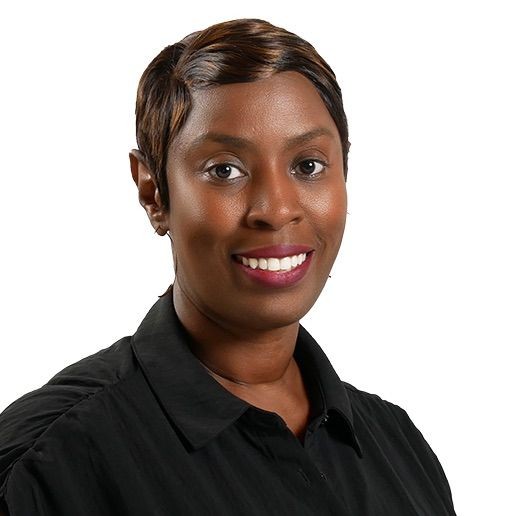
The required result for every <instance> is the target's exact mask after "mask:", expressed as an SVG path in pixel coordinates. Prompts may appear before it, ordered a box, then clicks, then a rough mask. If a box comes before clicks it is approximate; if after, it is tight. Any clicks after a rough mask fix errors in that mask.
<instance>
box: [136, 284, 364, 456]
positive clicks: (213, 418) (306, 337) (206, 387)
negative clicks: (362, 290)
mask: <svg viewBox="0 0 516 516" xmlns="http://www.w3.org/2000/svg"><path fill="white" fill-rule="evenodd" d="M190 341H191V337H190V335H189V334H188V332H187V331H186V329H185V328H184V326H183V325H182V323H181V321H180V320H179V317H178V316H177V313H176V311H175V308H174V303H173V301H172V291H171V289H170V290H169V291H168V292H167V293H166V294H165V295H163V296H162V297H161V298H160V299H158V301H156V303H155V304H154V305H153V306H152V308H151V309H150V311H149V312H148V313H147V315H146V316H145V318H144V319H143V321H142V323H141V324H140V326H139V327H138V329H137V331H136V333H135V334H134V335H133V337H132V340H131V345H132V348H133V351H134V353H135V355H136V359H137V360H138V362H139V364H140V366H141V368H142V370H143V373H144V375H145V377H146V379H147V381H148V382H149V384H150V387H151V389H152V390H153V392H154V394H155V396H156V397H157V399H158V401H159V402H160V404H161V405H162V407H163V408H164V410H165V412H166V413H167V416H168V417H169V418H170V419H171V420H172V422H173V424H175V425H176V426H177V427H178V428H179V430H180V431H181V433H182V434H183V436H184V437H185V439H186V440H187V441H188V442H189V444H190V445H191V447H193V448H194V449H197V448H200V447H202V446H204V445H205V444H206V443H207V442H208V441H210V440H211V439H213V438H214V437H215V436H216V435H218V434H219V433H220V432H221V431H222V430H223V429H224V428H226V427H228V426H229V425H230V424H232V423H233V422H235V421H236V420H237V419H238V418H239V417H240V416H241V415H242V414H243V413H244V412H245V411H246V410H248V409H249V408H250V407H251V405H250V404H249V403H247V402H246V401H244V400H242V399H240V398H238V397H237V396H235V395H233V394H232V393H231V392H229V391H228V390H227V389H225V388H224V387H222V385H221V384H219V382H217V380H215V379H214V378H213V377H212V376H211V375H210V374H209V373H208V372H207V371H206V370H205V368H204V367H203V365H202V363H201V362H200V361H199V359H198V358H197V357H196V356H195V355H194V354H193V353H192V352H191V347H190V346H191V344H189V342H190ZM294 357H295V358H296V361H297V363H298V365H299V367H300V369H301V372H302V374H303V377H305V375H310V376H311V378H312V379H313V380H316V383H317V384H318V385H319V387H320V392H321V399H322V404H323V407H322V409H323V410H324V413H325V414H327V413H328V411H330V410H333V411H334V412H335V414H336V415H337V418H338V419H339V420H340V421H339V422H341V423H343V424H344V426H345V432H343V434H342V435H343V437H346V438H348V439H349V441H350V443H351V444H352V446H353V447H354V449H355V451H356V452H357V454H358V455H359V456H360V457H362V450H361V447H360V444H359V442H358V439H357V436H356V434H355V431H354V428H353V414H352V409H351V403H350V400H349V397H348V393H347V391H346V388H345V387H344V385H343V383H342V381H341V380H340V378H339V376H338V375H337V373H336V372H335V370H334V369H333V367H332V365H331V363H330V361H329V360H328V358H327V357H326V355H325V353H324V352H323V350H322V349H321V347H320V346H319V345H318V344H317V342H316V341H315V339H314V338H313V337H312V336H311V335H310V334H309V333H308V332H307V331H306V329H305V328H304V327H303V326H301V324H300V325H299V332H298V337H297V342H296V348H295V350H294Z"/></svg>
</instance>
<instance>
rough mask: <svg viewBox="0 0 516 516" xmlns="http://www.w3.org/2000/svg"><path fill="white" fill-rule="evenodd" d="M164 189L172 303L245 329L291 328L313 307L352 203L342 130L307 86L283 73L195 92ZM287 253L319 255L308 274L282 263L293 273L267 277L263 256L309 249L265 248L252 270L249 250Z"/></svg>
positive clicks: (308, 262)
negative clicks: (172, 271) (177, 301)
mask: <svg viewBox="0 0 516 516" xmlns="http://www.w3.org/2000/svg"><path fill="white" fill-rule="evenodd" d="M167 181H168V187H169V188H168V191H169V206H170V208H169V211H168V213H167V215H166V221H167V226H168V228H169V230H170V233H171V235H172V239H173V250H174V258H175V264H176V280H175V284H174V298H175V299H176V295H177V296H182V297H184V298H186V299H188V301H189V303H190V304H193V305H194V306H195V307H196V309H197V310H199V311H200V312H201V313H202V314H204V315H205V316H208V317H209V318H210V319H212V320H217V321H219V322H221V324H223V325H224V326H225V327H231V326H235V327H239V328H249V329H251V328H253V329H270V328H276V327H281V326H286V325H289V324H292V323H294V322H296V321H299V319H301V317H303V316H304V315H305V314H306V313H307V312H308V311H309V310H310V308H311V307H312V306H313V304H314V303H315V301H316V300H317V298H318V296H319V294H320V292H321V290H322V289H323V287H324V285H325V283H326V280H327V278H328V274H329V273H330V270H331V267H332V265H333V263H334V260H335V258H336V256H337V253H338V251H339V247H340V244H341V241H342V236H343V232H344V227H345V221H346V207H347V196H346V184H345V180H344V171H343V156H342V145H341V142H340V136H339V132H338V130H337V127H336V125H335V123H334V121H333V119H332V118H331V116H330V114H329V112H328V110H327V109H326V107H325V105H324V103H323V102H322V100H321V98H320V97H319V94H318V92H317V90H316V89H315V87H314V86H313V85H312V83H311V82H310V81H309V80H308V79H307V78H305V77H304V76H303V75H301V74H299V73H297V72H281V73H277V74H275V75H273V76H271V77H269V78H267V79H263V80H260V81H256V82H249V83H237V84H227V85H222V86H216V87H213V88H210V89H204V90H198V91H196V92H194V94H193V104H192V110H191V112H190V114H189V117H188V119H187V121H186V124H185V126H184V127H183V129H182V130H181V132H180V133H179V135H178V136H177V138H175V140H174V141H173V143H172V145H171V146H170V149H169V153H168V162H167ZM281 244H294V245H300V246H304V247H306V250H313V251H312V252H310V253H308V254H307V259H306V261H305V262H304V263H303V264H302V265H298V266H296V261H297V260H294V262H291V261H290V262H289V261H288V260H283V261H282V262H281V261H280V262H279V265H280V266H281V265H283V266H284V267H285V268H292V269H291V270H290V271H283V272H282V271H266V270H261V268H260V267H266V266H268V267H269V268H272V269H275V268H276V266H277V265H278V262H277V261H274V260H270V259H269V260H267V261H265V260H263V259H262V260H259V261H258V259H257V258H258V257H262V258H265V259H267V258H272V257H279V258H281V257H283V256H291V255H298V254H301V250H302V249H285V248H283V249H282V248H279V249H276V250H274V249H273V250H267V251H264V252H263V251H259V252H258V256H257V257H256V261H255V262H253V261H247V265H250V266H251V268H249V267H247V266H246V265H244V264H245V263H246V260H247V258H249V257H250V256H249V255H251V254H253V253H252V252H251V251H252V250H255V249H257V248H261V247H269V246H277V245H281ZM246 253H247V254H246ZM242 256H243V257H246V258H244V259H242ZM242 261H243V262H244V264H242V263H240V262H242ZM257 262H258V265H257ZM256 265H257V266H256ZM252 266H256V269H252ZM280 275H283V276H280ZM176 290H177V291H176Z"/></svg>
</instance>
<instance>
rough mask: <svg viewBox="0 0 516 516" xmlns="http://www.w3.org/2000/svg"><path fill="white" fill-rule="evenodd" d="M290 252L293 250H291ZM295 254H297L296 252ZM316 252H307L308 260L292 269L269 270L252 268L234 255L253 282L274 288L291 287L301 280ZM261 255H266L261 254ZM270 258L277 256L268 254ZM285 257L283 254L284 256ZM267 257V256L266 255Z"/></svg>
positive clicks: (235, 261) (236, 262)
mask: <svg viewBox="0 0 516 516" xmlns="http://www.w3.org/2000/svg"><path fill="white" fill-rule="evenodd" d="M298 247H299V246H298ZM263 249H264V248H262V249H260V250H259V251H260V252H263ZM289 252H291V251H290V250H289ZM294 254H296V253H295V252H294ZM313 255H314V252H313V251H312V252H307V254H306V260H305V261H304V262H303V263H302V264H301V265H298V266H297V267H295V268H294V269H291V270H290V271H268V270H262V269H259V268H257V269H252V268H251V267H247V266H246V265H244V264H243V263H240V262H238V261H237V259H236V258H235V257H233V262H234V264H235V265H236V267H238V268H239V269H240V271H241V272H242V273H243V274H245V275H246V276H247V277H248V278H249V279H250V280H251V281H252V282H253V283H256V284H259V285H262V286H266V287H272V288H284V287H290V286H291V285H295V284H296V283H298V282H300V281H301V280H302V279H303V278H304V277H305V275H306V274H307V272H308V269H309V268H310V264H311V263H312V257H313ZM286 256H289V255H288V254H287V255H286ZM260 257H264V256H263V255H260ZM267 257H268V258H276V256H267ZM282 257H283V256H282ZM250 258H255V257H254V256H250ZM264 258H265V257H264Z"/></svg>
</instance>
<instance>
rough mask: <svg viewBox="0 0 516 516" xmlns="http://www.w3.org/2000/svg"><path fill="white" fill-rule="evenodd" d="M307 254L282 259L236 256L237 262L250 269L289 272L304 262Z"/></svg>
mask: <svg viewBox="0 0 516 516" xmlns="http://www.w3.org/2000/svg"><path fill="white" fill-rule="evenodd" d="M306 254H307V253H300V254H295V255H293V256H285V257H284V258H265V257H264V258H246V257H245V256H239V255H236V259H237V261H238V262H240V263H242V264H243V265H245V266H246V267H249V268H251V269H261V270H262V271H265V270H267V271H273V272H278V271H290V270H292V269H295V268H296V267H298V266H300V265H301V264H302V263H303V262H304V261H305V260H306Z"/></svg>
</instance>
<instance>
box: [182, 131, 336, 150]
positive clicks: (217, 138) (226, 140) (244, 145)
mask: <svg viewBox="0 0 516 516" xmlns="http://www.w3.org/2000/svg"><path fill="white" fill-rule="evenodd" d="M319 136H330V137H331V138H333V137H334V134H333V132H332V131H330V130H329V129H328V128H326V127H316V128H314V129H311V130H310V131H307V132H306V133H302V134H297V135H296V136H292V137H290V138H289V139H288V140H287V142H286V143H285V146H284V150H291V149H293V148H295V147H299V146H300V145H303V144H304V143H307V142H309V141H310V140H313V139H315V138H317V137H319ZM206 142H215V143H223V144H225V145H232V146H233V147H237V148H239V149H248V148H250V147H255V144H254V142H253V141H252V140H248V139H247V138H242V137H240V136H232V135H230V134H223V133H215V132H208V133H205V134H202V135H200V136H198V137H197V138H196V139H195V140H194V141H193V142H192V144H191V147H198V146H200V145H202V144H203V143H206Z"/></svg>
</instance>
